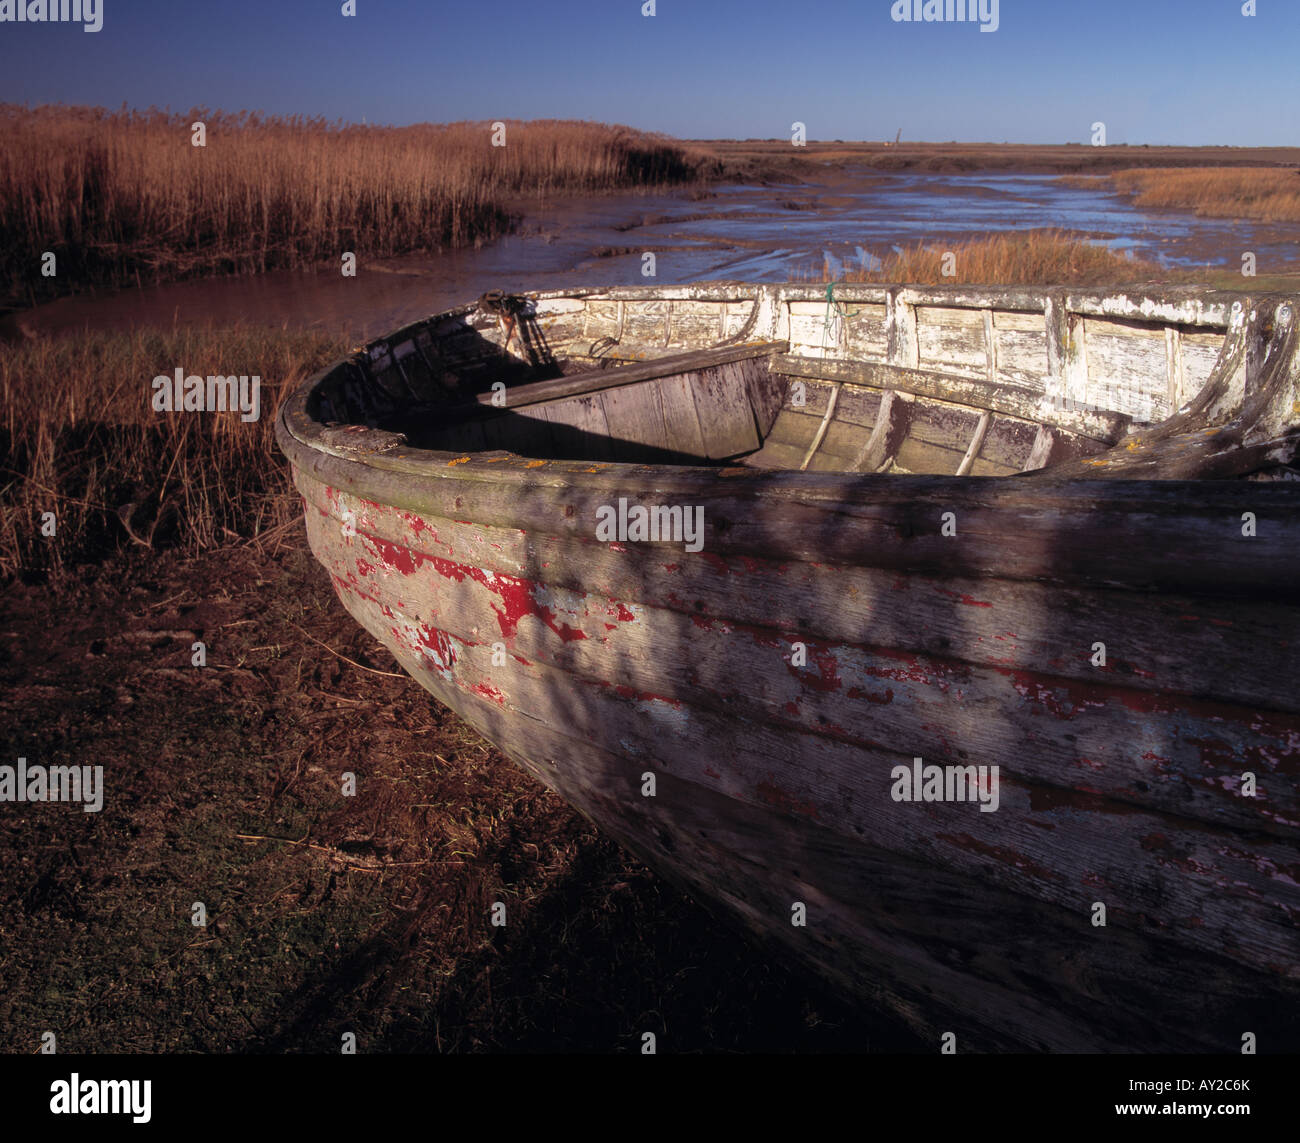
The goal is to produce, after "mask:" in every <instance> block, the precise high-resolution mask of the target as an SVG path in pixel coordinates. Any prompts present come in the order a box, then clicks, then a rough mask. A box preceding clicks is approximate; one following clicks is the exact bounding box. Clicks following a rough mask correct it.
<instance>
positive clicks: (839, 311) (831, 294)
mask: <svg viewBox="0 0 1300 1143" xmlns="http://www.w3.org/2000/svg"><path fill="white" fill-rule="evenodd" d="M843 284H844V283H843V282H830V283H829V284H828V285H827V286H826V316H825V317H824V318H823V319H822V349H826V348H827V347H828V346H829V344H830V334H831V322H832V321H835V322H841V323H842V322H845V321H847V320H848V319H849V318H851V317H857V316H858V314H859V313H861V312H862V311H861V310H854V311H853V312H852V313H850V312H849V311H848V310H846V309H845V308H844V303H843V302H841V301H838V300H837V299H836V297H835V287H836V286H842V285H843ZM835 340H836V341H837V342H838V341H839V338H838V337H837V338H836V339H835Z"/></svg>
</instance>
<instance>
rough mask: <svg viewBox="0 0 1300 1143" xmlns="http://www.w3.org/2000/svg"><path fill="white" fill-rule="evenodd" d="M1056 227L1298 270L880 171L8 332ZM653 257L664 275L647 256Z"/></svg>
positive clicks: (1274, 242)
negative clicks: (648, 264) (348, 274)
mask: <svg viewBox="0 0 1300 1143" xmlns="http://www.w3.org/2000/svg"><path fill="white" fill-rule="evenodd" d="M1039 227H1054V228H1058V229H1062V230H1070V231H1076V232H1080V233H1085V234H1088V235H1090V236H1092V237H1093V239H1094V240H1095V241H1099V242H1102V243H1104V244H1106V245H1108V246H1110V247H1112V248H1113V249H1116V250H1120V251H1130V252H1132V254H1133V255H1134V256H1135V257H1138V258H1142V259H1145V260H1149V261H1153V262H1158V263H1162V264H1164V265H1166V266H1169V267H1176V268H1188V267H1232V268H1236V267H1239V266H1240V264H1241V256H1242V253H1243V252H1245V251H1248V250H1249V251H1254V253H1255V254H1256V256H1257V259H1258V270H1259V272H1260V273H1269V272H1277V271H1280V270H1282V269H1286V268H1288V267H1293V266H1294V264H1295V262H1296V260H1297V258H1298V248H1297V239H1300V227H1297V226H1295V225H1281V224H1272V223H1251V222H1237V221H1233V220H1230V219H1207V218H1197V217H1195V216H1194V215H1191V214H1185V213H1181V212H1174V211H1146V210H1139V209H1137V208H1135V207H1134V206H1133V205H1132V203H1131V201H1130V199H1129V198H1128V196H1121V195H1116V194H1112V193H1109V192H1108V191H1106V190H1104V189H1095V188H1089V187H1069V186H1065V185H1063V184H1062V183H1061V182H1060V181H1059V180H1057V179H1056V178H1054V177H1052V176H1050V175H1006V174H994V175H952V174H881V173H880V172H877V171H869V170H859V171H853V170H844V169H838V168H832V169H828V170H827V172H826V177H825V179H824V181H819V182H817V183H815V184H790V185H785V186H780V185H777V186H765V187H755V186H720V187H715V188H712V190H711V193H710V195H709V197H707V198H704V199H693V198H692V197H691V196H689V195H688V194H687V193H686V192H672V193H663V194H645V195H641V194H622V195H613V196H607V197H600V198H587V199H567V200H556V201H552V202H548V203H538V204H536V205H535V206H533V207H532V208H531V209H529V210H527V212H526V215H525V218H524V221H523V223H522V224H521V226H520V227H519V230H518V232H517V233H515V234H512V235H508V236H506V237H504V238H502V239H499V240H498V241H496V242H493V243H490V244H488V245H486V246H484V247H482V248H480V249H477V250H475V249H468V250H457V251H449V252H446V253H442V254H420V255H411V256H407V257H403V258H396V259H385V260H383V261H382V262H380V263H371V264H367V263H366V262H364V261H363V262H362V263H361V264H360V267H359V271H358V274H357V276H356V277H355V278H344V277H342V275H341V274H340V273H338V272H337V271H334V270H329V271H323V270H316V271H277V272H275V273H270V274H263V275H258V276H254V277H241V278H227V279H216V280H206V281H195V282H178V283H172V284H168V285H162V286H148V287H144V288H135V289H129V290H123V291H120V292H117V293H100V294H96V295H88V296H85V297H79V298H64V299H60V300H58V301H55V302H51V303H49V304H47V305H44V306H39V307H37V308H36V309H33V310H29V311H26V312H24V313H20V314H16V315H11V316H10V317H9V318H7V319H6V321H5V323H4V326H3V328H0V332H3V333H6V334H7V335H8V336H10V337H13V336H22V335H28V336H33V335H38V334H44V333H62V332H72V331H77V330H82V329H124V328H130V327H136V326H163V327H168V326H171V325H172V324H173V323H176V324H180V325H193V326H200V325H209V324H210V325H216V326H233V325H240V324H243V325H270V326H289V327H315V328H322V329H330V330H335V329H344V330H346V331H347V332H348V333H349V335H350V336H352V337H354V338H358V339H361V338H365V337H371V336H377V335H379V334H381V333H383V332H386V331H387V330H390V329H393V328H395V327H396V326H398V325H400V324H402V323H403V322H407V321H411V320H414V319H416V318H419V317H423V316H425V315H427V314H430V313H436V312H437V311H439V310H442V309H447V308H449V307H451V306H454V305H459V304H461V303H463V302H468V301H472V300H473V299H474V298H476V297H478V296H479V295H480V294H481V293H483V292H484V291H485V290H488V289H495V288H500V289H505V290H509V291H512V292H523V291H532V290H544V289H554V288H562V287H568V286H573V285H631V284H637V283H644V282H647V281H653V282H654V283H655V284H659V285H673V284H677V283H681V282H691V281H700V280H708V279H719V278H730V279H735V280H742V281H784V280H789V279H791V278H799V277H804V278H806V277H808V276H809V275H816V276H817V277H820V274H821V270H822V266H823V264H827V265H829V266H830V267H831V269H832V272H833V273H835V274H837V275H838V274H841V273H843V272H844V271H845V270H847V269H853V268H857V267H861V266H863V265H864V264H865V265H868V266H874V265H877V264H878V259H879V258H880V257H881V256H883V255H887V254H888V253H889V252H890V251H891V250H897V249H899V248H901V247H904V246H910V245H914V244H916V243H921V242H924V243H926V244H931V243H940V242H944V241H954V242H955V241H960V240H961V239H964V238H970V237H973V236H982V235H985V234H988V233H992V232H997V231H1014V230H1027V229H1034V228H1039ZM645 251H652V252H654V254H655V259H656V265H655V271H656V272H655V277H654V278H653V279H648V278H645V277H643V276H642V272H641V271H642V255H643V253H644V252H645Z"/></svg>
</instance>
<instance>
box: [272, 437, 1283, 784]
mask: <svg viewBox="0 0 1300 1143" xmlns="http://www.w3.org/2000/svg"><path fill="white" fill-rule="evenodd" d="M796 463H797V462H796ZM297 480H298V483H299V486H300V489H301V490H302V491H303V493H304V496H306V498H307V501H308V505H309V515H310V513H311V512H315V513H316V514H317V515H321V516H322V518H324V517H326V516H329V515H330V514H331V513H333V514H334V515H337V513H338V505H339V504H346V505H347V506H348V507H349V508H351V509H352V511H353V514H354V515H355V516H356V517H357V519H358V520H359V521H361V523H362V526H363V527H364V528H365V530H366V531H367V532H368V533H369V534H371V535H373V536H375V537H377V538H379V539H381V540H384V541H386V542H388V543H390V544H393V545H397V546H399V547H401V548H403V549H405V550H408V551H412V552H419V553H421V554H423V555H426V556H428V557H429V558H431V559H434V560H437V561H448V562H454V563H459V564H471V565H474V566H482V567H491V568H495V569H498V570H499V571H500V572H501V573H502V574H505V575H507V576H510V577H518V578H524V579H529V578H533V577H535V576H536V575H537V569H538V568H539V567H544V568H545V569H546V579H547V582H548V583H549V584H552V585H557V586H559V587H562V588H564V589H565V590H568V591H572V592H575V593H578V592H581V593H586V594H590V593H591V592H593V591H596V592H599V593H600V594H602V595H604V596H605V597H606V598H608V599H620V600H621V599H638V600H640V601H641V602H643V603H645V604H646V605H647V606H653V607H658V608H663V609H665V610H673V609H676V610H678V611H680V612H681V613H682V614H683V615H684V616H686V617H687V618H689V617H690V616H696V617H698V616H702V615H704V616H727V617H729V619H730V620H731V621H734V622H737V623H740V624H743V625H745V626H746V627H747V628H748V629H750V630H751V631H753V632H754V633H755V634H756V635H757V634H759V633H761V632H764V631H766V632H769V633H770V635H771V637H772V638H776V637H777V635H778V634H779V633H780V632H782V631H784V632H787V633H789V632H793V631H799V632H801V633H802V635H803V636H804V637H806V638H808V639H811V640H814V641H822V642H825V643H831V642H848V643H854V644H858V645H861V646H863V647H874V648H876V649H877V650H878V651H888V650H892V651H895V652H897V654H896V656H895V662H896V664H899V667H898V669H899V670H901V671H903V672H904V673H909V672H911V671H912V668H913V667H914V666H915V662H914V661H913V660H914V658H915V656H922V657H926V658H929V659H933V660H934V665H933V667H932V668H928V669H925V670H921V671H919V673H918V677H920V675H924V674H930V675H932V676H933V677H936V678H939V679H940V680H945V679H950V678H951V677H952V676H951V674H950V672H951V670H952V664H953V663H963V662H965V663H974V664H982V665H984V666H987V667H990V668H994V669H1001V670H1006V671H1010V672H1013V677H1014V675H1015V674H1019V675H1021V676H1028V675H1030V674H1033V675H1050V676H1053V677H1055V678H1056V679H1059V680H1066V681H1074V682H1078V683H1081V684H1085V687H1084V688H1083V689H1082V690H1080V691H1078V692H1077V693H1078V695H1079V698H1078V699H1077V700H1076V701H1077V702H1080V703H1083V702H1085V701H1086V696H1087V686H1090V685H1100V686H1102V687H1106V688H1113V687H1123V688H1131V689H1132V690H1133V691H1134V692H1135V693H1140V694H1142V695H1146V696H1152V701H1154V699H1155V698H1158V697H1159V696H1165V698H1166V699H1168V700H1169V701H1170V702H1171V703H1172V704H1173V705H1175V706H1176V705H1178V696H1180V695H1181V696H1188V697H1192V698H1195V697H1197V696H1199V697H1200V698H1202V699H1205V698H1213V699H1215V701H1220V702H1230V703H1234V704H1237V705H1241V706H1245V707H1254V708H1259V709H1274V710H1283V711H1288V712H1290V713H1293V714H1300V690H1297V689H1296V688H1294V687H1291V686H1289V685H1287V684H1286V683H1285V681H1284V680H1285V678H1286V677H1289V675H1290V674H1293V673H1295V670H1300V663H1297V657H1300V643H1298V642H1297V641H1296V639H1295V629H1296V627H1297V624H1298V623H1300V608H1298V605H1297V603H1296V600H1295V596H1294V593H1292V595H1291V596H1289V597H1287V599H1286V601H1285V602H1284V603H1282V604H1280V605H1279V604H1278V603H1274V602H1257V601H1255V600H1253V599H1251V598H1245V599H1228V598H1225V597H1223V596H1222V595H1221V594H1220V593H1215V594H1213V595H1209V596H1193V595H1187V594H1181V595H1174V594H1169V595H1163V594H1158V595H1152V594H1146V593H1140V592H1128V591H1122V590H1116V589H1111V588H1076V587H1068V586H1061V585H1050V584H1038V583H1031V582H1021V581H1015V580H1008V579H1002V578H997V579H991V578H977V577H974V576H967V577H943V578H938V577H935V576H924V575H919V574H912V575H906V576H900V575H898V574H896V572H895V571H893V570H892V569H878V568H871V567H865V566H857V567H852V566H850V567H845V566H836V565H833V564H827V563H825V562H823V560H822V557H821V555H820V554H819V553H809V554H808V555H807V556H806V557H805V558H804V559H803V560H799V561H787V560H786V559H785V558H784V557H783V556H780V557H773V558H759V559H755V558H754V557H752V556H750V555H748V554H728V553H725V552H723V553H713V552H710V554H709V555H707V556H706V555H704V554H700V555H699V556H698V557H697V559H698V560H699V561H703V562H704V563H705V564H706V565H707V569H706V574H700V570H701V569H700V568H698V567H696V566H695V565H693V564H692V563H691V562H689V561H685V560H684V558H683V554H682V552H681V550H680V546H676V547H669V548H662V547H658V546H654V545H650V546H643V545H637V549H636V550H637V551H639V552H641V553H644V556H643V558H640V559H631V560H630V559H629V558H628V556H627V554H626V553H624V552H620V551H616V550H614V549H612V548H609V547H606V546H605V545H601V544H592V543H591V542H590V537H589V535H588V534H582V535H577V536H569V537H566V536H558V535H546V534H543V533H540V532H538V531H536V530H534V529H530V530H528V531H524V530H521V529H517V528H495V527H489V526H486V525H482V524H470V523H463V524H458V523H456V522H454V521H452V522H450V523H445V524H443V523H439V524H437V525H436V526H435V527H434V528H433V530H432V531H431V530H430V529H429V527H427V526H426V523H425V521H424V520H423V519H422V518H420V517H417V516H415V515H414V514H411V513H382V514H380V515H379V516H377V517H376V518H375V519H373V520H368V517H367V513H368V509H367V506H366V504H365V502H364V501H363V500H361V499H359V498H357V497H354V496H352V495H350V494H348V493H346V492H338V491H334V492H332V493H331V492H326V491H325V490H324V489H323V488H322V487H321V486H320V485H319V484H317V483H316V482H314V481H312V480H310V479H309V478H307V477H305V476H301V475H300V476H299V477H298V478H297ZM948 480H949V482H950V483H952V484H959V485H962V486H963V487H964V486H965V485H968V484H969V483H970V482H968V481H958V480H957V479H956V478H953V477H950V478H948ZM890 483H893V482H890ZM1003 483H1022V482H1013V481H1007V482H1003ZM642 499H644V498H642ZM566 519H568V517H566ZM593 519H594V516H591V517H588V519H587V521H586V524H587V526H588V528H589V527H590V526H591V522H592V520H593ZM706 520H707V516H706ZM652 553H653V554H652ZM437 566H445V565H443V564H438V565H437ZM449 570H450V569H449ZM453 578H454V576H453ZM1081 617H1082V618H1081ZM605 618H608V616H605ZM569 619H570V621H571V622H574V623H578V618H577V617H576V616H570V617H569ZM591 621H592V622H593V623H595V624H597V626H596V627H595V628H594V629H593V630H592V632H591V637H592V638H594V639H600V638H603V634H602V632H604V630H605V629H604V628H603V626H600V625H599V624H600V623H601V622H603V620H601V619H600V617H599V616H596V615H595V613H593V618H592V620H591ZM691 622H694V620H693V619H692V620H691ZM1096 641H1101V642H1103V643H1104V644H1105V645H1106V648H1107V664H1106V666H1105V667H1104V668H1100V667H1097V666H1095V665H1094V664H1093V662H1092V660H1093V657H1094V655H1095V650H1094V648H1093V643H1094V642H1096ZM904 652H909V653H910V654H911V655H912V658H908V657H906V656H905V655H904V654H903V653H904ZM944 663H947V664H948V666H947V667H944V666H943V664H944ZM1279 664H1281V670H1279ZM1291 664H1296V665H1295V667H1294V668H1293V667H1292V666H1291ZM1279 675H1281V676H1282V677H1283V681H1282V682H1281V683H1280V681H1279ZM1069 705H1073V703H1070V704H1067V705H1065V706H1063V707H1061V708H1060V709H1059V714H1060V715H1062V716H1066V715H1068V713H1069V711H1068V706H1069ZM1066 721H1069V719H1068V718H1067V719H1066ZM1205 745H1206V759H1207V762H1208V761H1210V760H1212V757H1213V753H1214V749H1213V747H1212V746H1211V745H1210V744H1209V743H1207V744H1205ZM1262 761H1263V762H1264V763H1265V764H1266V768H1270V764H1268V760H1267V759H1263V760H1262ZM1277 764H1278V762H1277V761H1274V762H1273V763H1272V764H1271V766H1276V765H1277Z"/></svg>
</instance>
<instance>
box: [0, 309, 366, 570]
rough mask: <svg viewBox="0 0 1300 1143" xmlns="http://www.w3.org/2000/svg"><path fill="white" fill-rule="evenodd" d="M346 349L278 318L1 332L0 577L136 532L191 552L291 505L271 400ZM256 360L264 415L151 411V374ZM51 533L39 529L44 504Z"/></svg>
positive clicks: (289, 512) (108, 547)
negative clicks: (130, 329) (256, 325)
mask: <svg viewBox="0 0 1300 1143" xmlns="http://www.w3.org/2000/svg"><path fill="white" fill-rule="evenodd" d="M347 349H348V345H347V342H346V341H345V340H344V339H343V338H342V337H341V336H337V335H327V334H320V333H312V332H291V331H284V330H255V331H240V332H236V333H211V332H203V331H196V330H177V331H172V332H161V331H153V330H150V331H145V332H136V333H92V334H87V335H84V336H81V337H77V338H60V339H55V340H45V339H42V340H34V341H28V342H24V343H22V344H20V345H0V403H2V404H3V414H2V416H3V420H0V579H8V578H10V577H12V576H14V575H16V574H20V573H21V574H25V575H27V576H29V577H30V576H33V575H46V574H53V575H54V576H55V577H56V578H57V577H59V576H60V575H62V574H63V573H65V572H67V571H69V570H70V569H71V568H73V567H74V566H75V565H77V564H79V563H83V562H86V561H93V560H95V559H98V558H101V557H102V556H103V555H104V554H105V553H107V552H109V551H112V550H114V549H116V548H117V547H119V546H120V545H126V546H130V545H131V544H133V543H140V544H145V545H147V546H157V547H167V548H177V549H180V550H182V551H186V552H189V553H197V552H200V551H203V550H205V549H208V548H212V547H216V546H219V545H221V544H225V543H229V542H230V541H231V540H232V539H234V540H239V539H248V538H254V537H257V536H259V535H263V534H265V533H266V532H267V531H269V530H270V529H273V528H276V527H278V526H281V525H284V524H285V523H287V522H288V521H289V520H292V519H295V518H296V516H297V513H298V510H299V509H298V505H297V500H296V497H294V496H292V495H291V491H292V490H291V488H290V485H289V482H288V479H287V477H286V475H285V469H286V466H285V464H284V459H283V457H282V456H280V454H279V453H278V452H277V451H276V447H275V439H274V424H275V413H276V410H277V408H278V406H279V403H280V400H281V399H282V398H283V396H284V395H285V394H286V393H288V392H289V391H290V389H291V388H292V387H293V386H294V385H295V384H297V383H298V382H299V381H300V380H302V379H303V378H304V377H306V376H308V375H310V374H311V373H313V372H315V371H316V370H317V369H319V368H320V367H322V366H323V365H325V364H327V363H328V362H329V361H331V360H333V359H334V358H336V357H339V356H341V355H342V354H343V353H345V352H346V350H347ZM177 366H180V367H182V368H183V369H184V370H185V372H186V374H187V375H188V374H190V373H198V374H202V375H204V376H206V375H208V374H210V373H217V374H221V375H228V374H232V373H234V374H240V373H245V374H248V375H250V376H252V375H254V374H256V375H258V376H260V377H261V379H262V386H261V416H260V419H259V420H258V421H255V422H244V421H242V420H241V419H240V416H239V413H237V412H226V413H183V412H182V413H157V412H155V411H154V410H153V408H152V404H151V400H152V397H153V388H152V386H151V382H152V380H153V378H154V377H156V376H158V375H159V374H164V373H170V372H171V371H173V370H174V369H175V368H176V367H177ZM45 512H53V513H54V514H55V522H56V533H55V535H54V536H53V537H46V536H43V535H42V534H41V521H42V514H43V513H45Z"/></svg>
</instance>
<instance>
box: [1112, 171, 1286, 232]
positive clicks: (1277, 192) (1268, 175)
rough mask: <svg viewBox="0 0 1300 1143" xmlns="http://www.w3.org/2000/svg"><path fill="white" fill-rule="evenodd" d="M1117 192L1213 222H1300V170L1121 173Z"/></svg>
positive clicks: (1117, 177)
mask: <svg viewBox="0 0 1300 1143" xmlns="http://www.w3.org/2000/svg"><path fill="white" fill-rule="evenodd" d="M1110 178H1111V182H1112V184H1113V185H1114V187H1115V189H1116V190H1119V191H1122V192H1125V193H1128V194H1132V195H1133V196H1134V199H1133V201H1134V203H1135V204H1136V205H1137V206H1150V207H1166V208H1172V209H1178V210H1194V211H1195V212H1196V213H1197V214H1199V215H1203V216H1206V217H1209V218H1258V219H1262V220H1264V221H1266V222H1300V169H1297V168H1295V167H1175V168H1164V167H1155V168H1151V169H1149V170H1132V171H1116V172H1115V173H1114V174H1113V175H1111V176H1110Z"/></svg>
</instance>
